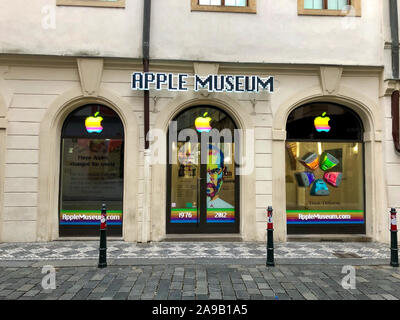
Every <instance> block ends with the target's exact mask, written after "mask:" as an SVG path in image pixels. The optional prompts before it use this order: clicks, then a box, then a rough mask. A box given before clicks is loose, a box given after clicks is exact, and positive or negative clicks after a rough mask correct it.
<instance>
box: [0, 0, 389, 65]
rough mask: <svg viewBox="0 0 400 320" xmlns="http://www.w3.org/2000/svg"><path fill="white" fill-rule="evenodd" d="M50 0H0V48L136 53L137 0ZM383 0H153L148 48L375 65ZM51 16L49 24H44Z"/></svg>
mask: <svg viewBox="0 0 400 320" xmlns="http://www.w3.org/2000/svg"><path fill="white" fill-rule="evenodd" d="M55 2H56V0H35V1H31V2H30V3H29V6H27V5H26V0H14V1H11V2H9V1H8V2H7V1H2V2H0V52H1V53H11V54H16V53H18V54H43V55H62V56H64V55H67V56H93V57H127V58H140V57H141V52H142V51H141V41H142V21H143V20H142V12H143V8H142V6H143V1H139V0H128V1H126V8H124V9H120V8H118V9H116V8H88V7H63V6H55ZM384 2H386V1H381V0H368V1H362V15H361V17H353V16H349V17H325V16H299V15H298V13H297V1H296V0H279V1H276V0H257V13H256V14H242V13H236V14H235V13H219V12H192V11H191V7H190V3H191V0H162V1H154V2H153V3H152V16H151V19H152V25H151V51H150V54H151V58H152V59H163V60H164V59H171V60H185V61H222V62H258V63H262V62H268V63H271V62H272V63H304V64H338V65H341V64H344V65H374V66H381V65H383V52H382V42H383V39H382V14H383V9H382V4H383V3H384ZM53 13H54V16H52V14H53ZM53 18H54V28H52V27H47V26H48V25H49V24H50V25H51V24H52V21H53V20H52V19H53ZM349 52H351V54H348V53H349Z"/></svg>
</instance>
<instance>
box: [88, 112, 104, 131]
mask: <svg viewBox="0 0 400 320" xmlns="http://www.w3.org/2000/svg"><path fill="white" fill-rule="evenodd" d="M98 115H99V112H96V113H95V114H94V117H87V118H86V120H85V126H86V131H87V132H89V133H101V132H102V131H103V127H102V126H101V122H102V121H103V118H102V117H98Z"/></svg>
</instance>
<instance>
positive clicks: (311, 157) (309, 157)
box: [299, 152, 319, 170]
mask: <svg viewBox="0 0 400 320" xmlns="http://www.w3.org/2000/svg"><path fill="white" fill-rule="evenodd" d="M299 161H300V163H301V164H303V165H304V166H305V167H306V168H308V169H311V170H315V169H317V168H318V165H319V159H318V155H317V154H316V153H311V152H309V153H307V154H306V155H305V156H304V157H303V158H301V159H300V160H299Z"/></svg>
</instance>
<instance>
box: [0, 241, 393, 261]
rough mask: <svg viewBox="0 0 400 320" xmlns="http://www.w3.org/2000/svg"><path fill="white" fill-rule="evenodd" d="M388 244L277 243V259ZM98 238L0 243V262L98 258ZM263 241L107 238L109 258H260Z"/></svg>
mask: <svg viewBox="0 0 400 320" xmlns="http://www.w3.org/2000/svg"><path fill="white" fill-rule="evenodd" d="M389 248H390V247H389V245H387V244H382V243H374V242H347V243H342V242H286V243H276V244H275V252H274V253H275V257H276V258H277V259H298V258H301V259H306V258H310V259H312V258H319V259H336V258H341V257H346V256H347V257H348V258H359V259H388V258H389V257H390V249H389ZM98 254H99V241H53V242H46V243H0V261H7V260H13V261H16V260H21V261H23V260H58V259H61V260H70V259H73V260H76V259H97V258H98ZM265 254H266V244H265V243H263V242H155V243H145V244H140V243H129V242H123V241H108V242H107V256H108V257H109V258H110V259H122V258H124V259H134V258H137V259H171V258H176V259H178V258H184V259H202V258H221V259H258V258H264V257H265Z"/></svg>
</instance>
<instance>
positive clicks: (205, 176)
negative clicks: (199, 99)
mask: <svg viewBox="0 0 400 320" xmlns="http://www.w3.org/2000/svg"><path fill="white" fill-rule="evenodd" d="M204 110H207V111H204ZM206 113H207V115H209V117H210V119H211V120H210V128H214V129H215V128H218V127H221V124H223V123H224V122H225V123H227V122H228V121H227V120H230V121H232V120H231V119H230V118H227V115H226V114H225V113H223V112H222V111H220V110H218V109H215V108H210V107H207V108H204V107H203V108H193V109H190V110H189V111H186V112H185V113H184V114H183V116H181V117H179V116H178V117H177V122H178V132H179V131H180V130H179V129H183V127H182V123H184V124H185V125H186V126H187V127H186V128H185V129H192V130H193V133H195V134H194V136H196V137H197V141H193V139H191V140H190V139H182V140H183V141H179V140H180V139H176V140H174V139H172V141H169V146H170V148H169V150H168V152H169V155H168V159H171V160H170V161H171V162H172V163H170V164H168V172H167V183H168V191H167V192H168V194H167V233H238V232H239V211H238V208H239V202H238V200H239V197H238V195H239V183H238V182H239V179H238V176H237V175H236V174H235V173H236V165H235V163H234V153H235V152H234V151H235V149H234V148H235V142H234V141H233V135H232V140H230V139H228V140H226V139H224V137H221V138H220V139H219V141H218V142H215V141H212V142H207V143H203V144H202V143H201V141H202V139H204V138H205V137H206V136H205V134H203V132H204V131H199V130H198V129H199V126H196V125H194V126H193V124H195V123H198V121H197V119H198V118H199V117H201V116H204V114H206ZM196 121H197V122H196ZM190 124H192V126H191V127H188V125H190ZM192 137H193V135H192ZM195 140H196V139H195ZM203 142H204V141H203ZM202 148H203V149H204V150H202ZM170 154H171V156H170Z"/></svg>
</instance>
